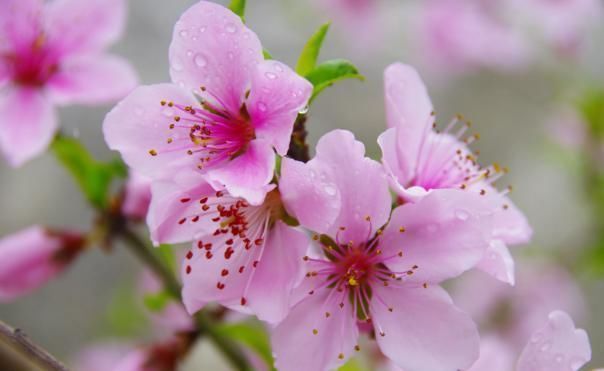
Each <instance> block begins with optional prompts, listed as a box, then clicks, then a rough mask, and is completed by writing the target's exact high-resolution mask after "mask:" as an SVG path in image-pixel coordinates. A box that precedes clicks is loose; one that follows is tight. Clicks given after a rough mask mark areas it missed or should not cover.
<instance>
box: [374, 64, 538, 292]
mask: <svg viewBox="0 0 604 371" xmlns="http://www.w3.org/2000/svg"><path fill="white" fill-rule="evenodd" d="M384 75H385V76H384V79H385V95H386V117H387V122H388V127H389V129H388V130H386V131H385V132H384V133H383V134H382V135H381V136H380V137H379V139H378V142H379V144H380V147H381V148H382V162H383V164H384V167H385V169H386V171H387V173H388V175H389V180H390V184H391V185H392V187H393V188H394V190H395V192H396V193H397V194H398V195H399V197H400V198H401V200H402V202H416V201H417V200H419V199H421V198H423V197H425V196H426V195H428V194H430V193H439V192H443V191H446V192H457V193H468V194H469V195H468V197H467V199H464V201H465V202H480V201H478V200H477V199H478V198H483V199H484V201H485V202H487V203H488V204H489V205H490V207H491V210H492V211H493V212H495V228H494V229H493V235H492V237H491V239H490V240H488V246H487V247H488V249H487V252H486V253H485V257H484V259H483V260H482V261H481V262H480V264H479V265H478V268H479V269H482V270H484V271H486V272H488V273H490V274H491V275H493V276H494V277H496V278H497V279H499V280H501V281H504V282H508V283H510V284H513V283H514V262H513V260H512V257H511V255H510V253H509V251H508V249H507V246H508V245H515V244H520V243H525V242H527V241H528V240H529V239H530V237H531V234H532V231H531V228H530V226H529V225H528V222H527V220H526V218H525V217H524V215H523V214H522V213H521V212H520V210H518V209H517V208H516V206H514V204H513V203H512V202H511V200H510V199H509V198H508V197H507V196H506V193H507V192H508V190H506V191H503V192H499V191H497V190H496V188H495V187H494V186H493V183H494V182H495V181H496V180H498V179H499V178H500V177H501V176H502V175H503V174H504V173H505V170H504V169H502V168H501V167H500V166H498V165H496V164H495V165H491V166H489V167H487V168H483V167H481V166H480V165H479V164H478V162H477V155H476V154H474V153H472V152H471V151H470V149H469V148H468V145H469V144H471V143H472V142H473V141H474V140H476V139H477V136H470V137H468V138H466V139H465V140H462V136H463V135H464V134H465V132H466V130H467V129H468V127H469V124H465V125H462V126H461V128H459V125H458V124H459V121H460V119H459V118H456V119H454V120H452V121H451V122H450V123H449V124H448V125H447V127H446V128H445V129H444V130H443V132H438V131H435V130H433V126H434V125H435V124H434V117H433V111H432V103H431V102H430V98H429V96H428V93H427V91H426V87H425V86H424V84H423V82H422V81H421V78H420V77H419V75H418V73H417V72H416V71H415V70H414V69H413V68H412V67H410V66H407V65H403V64H400V63H397V64H393V65H391V66H389V67H388V68H387V69H386V71H385V73H384ZM472 196H473V197H472ZM459 206H463V205H459Z"/></svg>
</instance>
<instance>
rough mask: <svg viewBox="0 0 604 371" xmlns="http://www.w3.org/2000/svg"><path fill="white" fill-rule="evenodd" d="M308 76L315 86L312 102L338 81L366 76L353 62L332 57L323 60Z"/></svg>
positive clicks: (359, 78)
mask: <svg viewBox="0 0 604 371" xmlns="http://www.w3.org/2000/svg"><path fill="white" fill-rule="evenodd" d="M306 78H307V79H308V81H310V82H311V83H312V84H313V86H314V89H313V93H312V97H311V98H310V101H311V102H312V100H313V99H315V97H316V96H317V95H319V94H320V93H321V92H322V91H323V90H325V88H327V87H329V86H331V85H333V84H334V83H335V82H337V81H340V80H344V79H358V80H361V81H363V80H365V77H363V75H361V74H360V73H359V71H358V70H357V68H356V67H355V66H354V65H353V64H352V63H351V62H349V61H347V60H344V59H332V60H329V61H326V62H323V63H321V64H319V65H318V66H317V67H315V68H314V69H313V70H312V71H311V72H310V73H308V74H307V75H306Z"/></svg>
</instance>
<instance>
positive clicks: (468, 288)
mask: <svg viewBox="0 0 604 371" xmlns="http://www.w3.org/2000/svg"><path fill="white" fill-rule="evenodd" d="M517 278H518V280H517V283H516V286H515V287H510V286H509V285H505V284H503V283H501V282H497V281H493V280H485V279H484V275H483V274H482V273H480V272H472V273H469V274H467V275H465V276H464V277H462V279H461V280H460V281H459V283H458V284H457V285H456V286H455V289H454V290H453V297H454V298H455V301H456V302H457V303H458V305H459V306H460V307H461V308H462V309H464V310H465V311H467V312H468V313H469V314H470V315H471V316H472V318H474V319H475V320H476V321H477V322H478V323H479V324H481V325H484V326H485V327H488V328H491V329H492V330H493V331H496V333H497V334H498V336H500V337H501V338H502V339H504V340H505V341H506V342H507V343H508V344H509V346H510V347H511V348H512V350H513V351H514V352H520V348H519V347H520V346H522V344H524V342H525V341H526V339H527V338H528V337H529V335H530V334H531V332H532V331H534V329H535V328H536V327H537V326H539V325H541V323H542V322H543V318H545V317H546V316H547V315H548V314H549V313H550V312H552V311H554V310H557V309H560V310H564V311H565V312H568V313H570V314H571V315H572V316H573V317H574V318H575V319H578V320H580V321H583V320H585V317H586V309H585V308H586V304H585V299H584V298H583V295H582V293H581V290H580V288H579V287H578V286H577V284H576V283H575V282H574V280H573V279H572V277H571V276H570V275H569V274H568V272H566V271H565V270H564V269H563V268H561V267H558V266H553V265H545V264H543V263H539V262H531V263H530V264H529V263H528V262H525V263H523V264H519V265H518V274H517ZM476 292H481V293H482V294H481V295H476Z"/></svg>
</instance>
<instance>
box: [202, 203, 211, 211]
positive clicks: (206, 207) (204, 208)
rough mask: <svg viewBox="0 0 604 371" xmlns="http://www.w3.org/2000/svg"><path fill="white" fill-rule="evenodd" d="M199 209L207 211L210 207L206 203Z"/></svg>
mask: <svg viewBox="0 0 604 371" xmlns="http://www.w3.org/2000/svg"><path fill="white" fill-rule="evenodd" d="M201 210H203V211H208V210H210V207H209V206H208V205H206V204H203V206H201Z"/></svg>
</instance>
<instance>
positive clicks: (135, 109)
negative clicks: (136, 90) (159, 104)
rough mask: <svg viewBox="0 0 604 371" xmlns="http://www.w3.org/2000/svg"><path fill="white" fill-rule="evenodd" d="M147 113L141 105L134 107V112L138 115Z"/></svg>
mask: <svg viewBox="0 0 604 371" xmlns="http://www.w3.org/2000/svg"><path fill="white" fill-rule="evenodd" d="M143 113H145V110H144V109H143V108H142V107H141V106H136V107H134V114H135V115H137V116H142V115H143Z"/></svg>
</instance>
